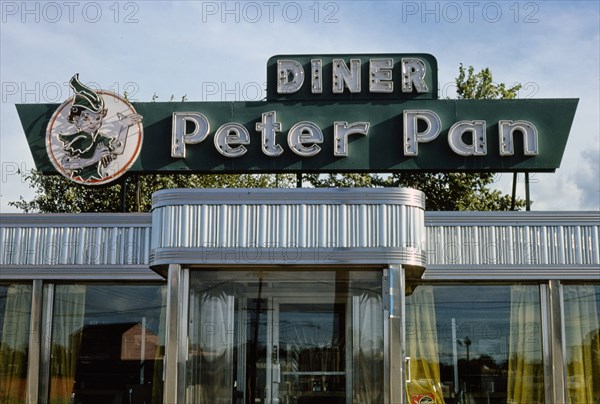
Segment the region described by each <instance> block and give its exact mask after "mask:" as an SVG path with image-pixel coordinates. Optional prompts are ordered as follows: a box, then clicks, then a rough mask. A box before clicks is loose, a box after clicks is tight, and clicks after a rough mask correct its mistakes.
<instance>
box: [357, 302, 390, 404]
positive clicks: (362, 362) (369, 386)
mask: <svg viewBox="0 0 600 404" xmlns="http://www.w3.org/2000/svg"><path fill="white" fill-rule="evenodd" d="M353 313H354V314H353V316H354V319H353V324H352V327H353V334H354V337H353V339H354V341H353V344H354V358H353V362H354V369H353V372H354V373H353V376H354V380H353V402H354V403H361V404H375V403H382V402H383V316H382V307H381V295H379V294H375V293H372V294H371V293H363V294H361V295H360V296H354V297H353Z"/></svg>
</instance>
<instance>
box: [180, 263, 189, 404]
mask: <svg viewBox="0 0 600 404" xmlns="http://www.w3.org/2000/svg"><path fill="white" fill-rule="evenodd" d="M179 273H180V275H179V276H180V278H179V279H180V282H179V290H178V301H179V316H178V317H177V323H178V325H177V328H178V344H177V369H178V373H177V397H178V400H177V402H178V403H183V402H185V383H186V380H185V375H186V374H187V368H186V367H187V358H188V341H189V332H188V331H189V330H188V324H189V318H190V316H189V306H190V304H189V303H190V299H189V296H190V270H189V268H181V270H180V271H179Z"/></svg>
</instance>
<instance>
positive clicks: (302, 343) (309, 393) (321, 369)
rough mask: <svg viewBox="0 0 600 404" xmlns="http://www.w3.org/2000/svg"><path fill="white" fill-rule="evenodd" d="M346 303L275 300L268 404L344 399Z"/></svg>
mask: <svg viewBox="0 0 600 404" xmlns="http://www.w3.org/2000/svg"><path fill="white" fill-rule="evenodd" d="M346 307H347V305H346V303H345V302H342V303H335V302H326V301H314V300H313V299H311V301H307V300H306V299H293V298H287V299H274V310H273V325H272V326H273V333H272V336H273V340H272V355H271V358H272V363H273V364H272V369H273V370H272V375H273V376H272V382H273V400H272V402H273V403H285V404H288V403H290V404H301V403H316V404H318V403H328V404H337V403H340V404H343V403H346V390H347V388H346V387H347V386H346V367H347V366H346V356H347V354H346Z"/></svg>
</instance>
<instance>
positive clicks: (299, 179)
mask: <svg viewBox="0 0 600 404" xmlns="http://www.w3.org/2000/svg"><path fill="white" fill-rule="evenodd" d="M296 188H302V173H296Z"/></svg>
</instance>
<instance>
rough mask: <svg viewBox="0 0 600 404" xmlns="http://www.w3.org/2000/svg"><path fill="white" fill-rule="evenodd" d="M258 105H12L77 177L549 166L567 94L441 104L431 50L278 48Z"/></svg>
mask: <svg viewBox="0 0 600 404" xmlns="http://www.w3.org/2000/svg"><path fill="white" fill-rule="evenodd" d="M267 70H268V77H269V78H268V89H267V101H261V102H184V103H178V102H168V103H154V102H149V103H135V104H130V103H129V102H128V101H127V100H126V99H124V98H123V97H120V96H119V95H118V94H114V93H110V92H106V91H102V90H94V89H91V88H89V87H87V86H86V85H84V84H83V83H82V82H80V81H79V77H78V75H75V76H73V77H72V78H71V81H70V85H71V88H72V89H73V93H74V95H73V96H72V97H71V98H69V99H68V100H66V101H65V102H63V103H62V104H60V105H57V104H24V105H17V110H18V112H19V115H20V118H21V123H22V125H23V128H24V130H25V134H26V136H27V140H28V142H29V146H30V148H31V151H32V154H33V157H34V160H35V164H36V166H37V168H38V170H40V171H41V172H43V173H47V174H53V173H60V174H62V175H64V176H66V177H68V178H70V179H71V180H73V181H75V182H78V183H81V184H86V185H100V184H105V183H109V182H111V181H113V180H115V179H117V178H118V177H120V176H121V175H123V174H125V173H126V172H133V173H159V172H163V173H166V172H171V173H186V172H188V173H286V172H287V173H308V172H311V173H326V172H398V171H406V170H410V171H431V172H439V171H455V172H462V171H521V172H523V171H532V172H533V171H538V172H543V171H554V170H555V169H556V168H558V167H559V166H560V161H561V159H562V155H563V152H564V149H565V146H566V142H567V138H568V135H569V131H570V128H571V124H572V122H573V118H574V115H575V110H576V107H577V102H578V100H576V99H541V100H535V99H526V100H437V99H436V94H437V77H436V74H435V73H436V70H437V63H436V61H435V58H433V56H431V55H425V54H414V55H389V54H383V55H369V54H367V55H348V56H344V55H317V56H298V55H282V56H275V57H273V58H271V59H270V60H269V62H268V66H267Z"/></svg>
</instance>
